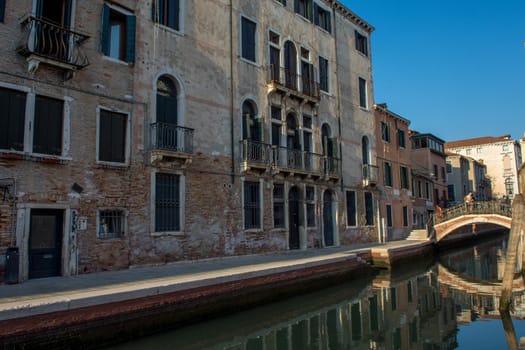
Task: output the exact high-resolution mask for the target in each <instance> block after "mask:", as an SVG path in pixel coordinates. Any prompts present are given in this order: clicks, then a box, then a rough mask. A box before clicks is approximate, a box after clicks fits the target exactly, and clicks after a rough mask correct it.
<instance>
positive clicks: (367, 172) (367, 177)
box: [363, 164, 379, 185]
mask: <svg viewBox="0 0 525 350" xmlns="http://www.w3.org/2000/svg"><path fill="white" fill-rule="evenodd" d="M378 180H379V168H378V167H377V166H376V165H371V164H363V182H365V184H366V185H377V182H378Z"/></svg>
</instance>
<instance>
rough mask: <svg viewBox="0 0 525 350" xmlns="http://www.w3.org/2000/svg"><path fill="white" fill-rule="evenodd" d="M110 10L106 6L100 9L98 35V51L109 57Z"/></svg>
mask: <svg viewBox="0 0 525 350" xmlns="http://www.w3.org/2000/svg"><path fill="white" fill-rule="evenodd" d="M110 12H111V9H110V8H109V6H108V5H104V6H103V7H102V31H101V33H100V50H101V51H102V53H103V54H104V55H106V56H109V40H110V33H109V31H110V29H109V14H110Z"/></svg>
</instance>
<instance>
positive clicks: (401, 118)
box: [374, 103, 411, 125]
mask: <svg viewBox="0 0 525 350" xmlns="http://www.w3.org/2000/svg"><path fill="white" fill-rule="evenodd" d="M374 109H375V110H378V111H382V112H385V113H388V114H389V115H390V116H392V117H394V118H396V119H399V120H401V121H402V122H404V123H406V124H407V125H410V123H411V121H410V120H408V119H406V118H403V117H402V116H400V115H399V114H397V113H394V112H392V111H391V110H389V109H388V108H384V107H382V106H380V105H379V104H375V103H374Z"/></svg>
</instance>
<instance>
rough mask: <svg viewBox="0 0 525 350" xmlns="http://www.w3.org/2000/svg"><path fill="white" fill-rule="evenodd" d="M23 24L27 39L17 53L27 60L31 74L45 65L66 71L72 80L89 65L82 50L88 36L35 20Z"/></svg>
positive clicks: (32, 18)
mask: <svg viewBox="0 0 525 350" xmlns="http://www.w3.org/2000/svg"><path fill="white" fill-rule="evenodd" d="M21 24H22V26H23V31H24V36H23V39H22V42H21V44H20V45H19V46H18V48H17V52H18V53H19V54H20V55H22V56H24V57H26V58H27V62H28V71H29V72H31V73H33V72H35V71H36V70H37V69H38V67H39V65H40V63H43V64H47V65H50V66H53V67H57V68H60V69H63V70H65V71H66V72H68V73H69V74H70V77H71V76H72V74H71V73H73V72H75V71H77V70H79V69H82V68H84V67H86V66H88V65H89V60H88V58H87V56H86V55H85V54H84V53H83V51H82V47H81V45H82V43H83V42H84V41H86V40H87V39H88V38H89V36H87V35H84V34H80V33H77V32H74V31H72V30H69V29H67V28H64V27H62V26H59V25H56V24H53V23H51V22H47V21H45V20H43V19H40V18H36V17H33V16H29V17H27V18H26V19H24V20H23V21H22V22H21Z"/></svg>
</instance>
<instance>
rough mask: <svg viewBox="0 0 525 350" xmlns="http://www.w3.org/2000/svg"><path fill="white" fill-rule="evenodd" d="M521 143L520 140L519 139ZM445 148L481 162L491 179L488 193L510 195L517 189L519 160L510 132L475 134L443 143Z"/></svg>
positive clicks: (519, 150)
mask: <svg viewBox="0 0 525 350" xmlns="http://www.w3.org/2000/svg"><path fill="white" fill-rule="evenodd" d="M521 143H523V140H522V141H521ZM445 149H446V151H447V152H450V153H457V154H460V155H463V156H466V157H471V158H474V159H475V160H477V161H478V162H483V164H485V165H486V167H487V177H488V178H489V179H490V181H491V183H492V196H493V197H495V198H499V197H502V196H508V197H511V198H512V197H513V196H514V194H515V193H516V192H517V191H518V188H519V180H518V170H519V168H520V166H521V163H522V154H521V146H520V143H518V141H516V140H512V139H511V138H510V135H503V136H497V137H492V136H488V137H478V138H473V139H466V140H458V141H452V142H447V143H445Z"/></svg>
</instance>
